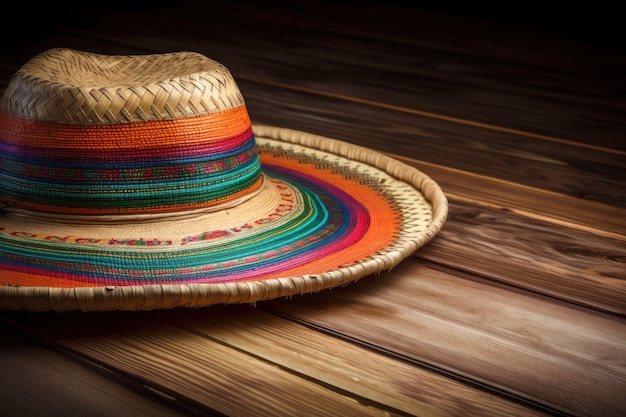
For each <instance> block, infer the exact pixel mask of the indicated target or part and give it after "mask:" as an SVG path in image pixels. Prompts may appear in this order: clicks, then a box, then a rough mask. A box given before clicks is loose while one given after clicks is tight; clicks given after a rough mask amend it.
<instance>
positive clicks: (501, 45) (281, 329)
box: [0, 0, 626, 417]
mask: <svg viewBox="0 0 626 417" xmlns="http://www.w3.org/2000/svg"><path fill="white" fill-rule="evenodd" d="M109 6H110V7H109ZM15 7H18V8H21V9H22V11H23V13H24V14H27V15H29V16H31V17H33V18H34V17H35V16H39V17H40V19H39V20H40V21H41V23H40V25H39V26H37V27H36V28H35V27H33V26H32V25H31V26H30V27H29V30H21V32H20V33H15V32H13V31H11V32H10V33H7V34H6V35H5V37H4V38H5V39H9V40H10V41H9V42H5V45H4V46H3V49H2V51H0V92H1V91H2V90H3V89H4V87H5V86H6V85H7V84H8V82H9V79H10V77H11V76H12V74H13V73H14V72H15V71H16V70H17V69H18V67H19V66H20V65H21V64H23V63H24V62H26V61H27V60H28V59H29V58H31V57H32V56H33V55H35V54H36V53H38V52H41V51H43V50H45V49H48V48H52V47H57V46H66V47H73V48H77V49H82V50H86V51H91V52H97V53H105V54H141V53H153V52H168V51H179V50H194V51H197V52H200V53H203V54H205V55H207V56H209V57H211V58H214V59H216V60H218V61H220V62H222V63H223V64H225V65H226V66H227V67H228V68H229V69H230V70H231V72H232V73H233V74H234V75H235V77H236V79H237V80H238V83H239V86H240V88H241V90H242V92H243V94H244V97H245V99H246V103H247V105H248V109H249V112H250V115H251V117H252V118H253V120H254V121H256V122H259V123H265V124H271V125H277V126H282V127H288V128H293V129H297V130H304V131H308V132H311V133H316V134H321V135H324V136H329V137H332V138H336V139H341V140H345V141H348V142H351V143H356V144H359V145H363V146H368V147H370V148H372V149H375V150H378V151H381V152H384V153H387V154H389V155H392V156H394V157H396V158H398V159H400V160H402V161H404V162H406V163H407V164H409V165H412V166H415V167H417V168H418V169H420V170H422V171H423V172H425V173H426V174H428V175H430V176H431V177H432V178H433V179H434V180H435V181H437V182H438V183H439V184H440V185H441V187H442V189H443V190H444V192H445V193H446V195H447V196H448V198H449V200H450V213H449V218H448V221H447V222H446V224H445V225H444V227H443V229H442V231H441V233H440V234H439V235H438V236H437V237H436V238H435V239H434V240H433V241H432V242H430V243H429V244H428V245H426V246H425V247H423V248H421V249H420V250H419V251H418V252H416V253H415V255H414V256H413V257H411V258H410V259H408V260H406V261H405V262H403V263H401V264H400V265H399V266H398V267H396V268H394V269H393V270H392V271H388V272H387V271H385V272H384V273H381V274H380V275H376V276H372V277H367V278H364V279H362V280H360V281H359V282H357V283H354V284H352V285H349V286H346V287H345V288H337V289H334V290H330V291H325V292H322V293H319V294H309V295H306V296H300V297H293V298H292V299H289V300H285V299H279V300H273V301H268V302H262V303H257V306H256V308H254V307H252V306H248V305H243V306H215V307H211V308H207V309H199V310H172V311H158V312H153V313H139V314H136V313H133V312H117V313H105V314H97V313H93V314H82V313H63V314H54V313H43V314H29V313H18V312H0V321H1V323H0V337H2V342H1V343H0V365H1V366H2V369H3V371H2V372H1V373H0V400H2V405H3V407H0V415H3V413H8V412H11V415H12V416H13V415H16V416H20V415H46V416H48V415H51V416H55V415H63V416H69V417H73V416H81V417H82V416H83V415H85V414H86V413H87V412H88V414H89V415H95V416H97V415H147V414H149V415H152V416H155V417H157V416H161V415H163V416H165V415H168V416H169V415H173V416H176V415H192V416H193V415H232V416H247V415H254V416H256V415H260V414H262V415H277V416H292V415H298V416H301V415H311V416H314V415H324V416H327V415H342V416H343V415H345V416H352V415H359V416H361V415H397V416H408V415H416V416H417V415H419V416H454V417H456V416H459V415H469V416H474V415H475V416H483V415H489V416H531V415H551V416H564V417H565V416H566V417H597V416H602V417H613V416H615V417H621V416H623V415H625V414H626V400H625V397H624V395H623V391H624V387H625V386H626V359H625V358H626V317H624V314H625V312H626V304H625V303H626V301H625V300H626V268H625V267H624V265H625V262H626V252H625V249H624V248H625V247H626V246H625V241H626V237H625V236H626V188H625V187H624V184H625V183H626V169H625V168H626V141H625V140H624V138H625V135H624V132H626V117H624V116H625V115H626V112H625V111H624V109H626V82H625V77H624V74H625V73H626V54H624V50H623V45H621V43H620V42H618V41H617V40H616V39H617V38H616V39H611V38H610V37H606V38H602V37H601V35H602V34H604V33H610V28H611V27H615V28H618V27H619V25H614V26H610V25H607V26H605V27H604V28H603V27H601V25H600V26H599V25H596V30H593V31H584V32H576V31H574V27H573V26H575V25H576V24H577V23H578V22H579V20H577V19H572V17H578V18H580V17H584V18H585V22H590V21H592V20H593V19H592V17H593V16H591V15H592V14H593V10H592V9H593V8H586V10H585V11H584V13H583V12H582V10H580V11H579V13H580V15H578V16H572V13H573V9H575V5H573V4H572V5H570V6H568V8H567V10H560V11H559V15H558V16H554V15H550V14H549V13H548V11H547V10H543V9H542V10H541V13H530V11H532V8H531V9H528V8H530V7H531V6H530V5H525V8H523V9H525V10H527V11H528V12H529V13H528V14H527V15H525V16H526V18H528V17H529V16H530V17H532V20H531V21H530V22H528V21H524V16H521V15H520V13H519V12H521V11H522V10H521V9H520V8H518V9H516V16H513V17H511V16H510V15H507V16H504V17H503V16H501V15H498V13H496V12H497V8H494V7H492V8H490V9H489V10H488V12H489V13H482V14H481V12H480V11H479V10H476V8H475V7H474V5H473V7H472V10H464V11H463V12H459V11H458V10H456V11H455V12H451V11H450V10H448V11H447V12H446V13H441V12H439V11H437V6H436V5H431V6H429V8H425V7H421V8H420V7H401V6H399V5H398V2H384V3H383V2H366V4H362V5H360V6H354V5H353V4H348V3H347V2H326V1H321V2H311V1H309V0H297V1H281V2H249V1H242V2H224V1H219V0H218V1H213V2H193V1H192V2H185V3H184V4H183V3H181V4H167V3H165V2H159V1H153V2H151V3H150V4H149V5H145V4H138V3H136V2H135V3H132V4H130V3H126V4H124V5H119V6H117V7H115V6H113V5H107V7H99V8H98V11H97V12H94V10H92V8H93V5H91V4H90V5H87V4H85V5H77V6H76V7H73V8H63V7H59V6H58V5H56V4H55V5H53V4H42V5H40V6H39V7H38V8H36V10H33V8H32V7H31V6H29V5H26V4H16V5H15ZM603 11H605V12H607V13H609V12H610V10H605V9H603ZM16 13H17V14H16ZM18 15H19V12H14V16H18ZM615 16H621V15H619V14H618V13H616V14H615ZM557 17H558V18H557ZM541 19H543V20H542V21H539V20H541ZM583 26H584V27H588V26H587V25H583ZM581 27H582V26H581ZM6 29H8V27H7V26H6V25H5V27H3V28H0V30H5V31H6ZM106 411H110V413H109V412H106ZM99 413H100V414H99Z"/></svg>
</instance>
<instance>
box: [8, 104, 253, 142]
mask: <svg viewBox="0 0 626 417" xmlns="http://www.w3.org/2000/svg"><path fill="white" fill-rule="evenodd" d="M248 128H250V118H249V116H248V112H247V110H246V107H245V106H239V107H236V108H234V109H229V110H224V111H221V112H217V113H209V114H205V115H202V116H194V117H187V118H181V119H175V120H159V121H150V122H135V123H120V124H108V125H97V126H87V125H74V124H66V123H57V122H47V121H39V120H31V119H22V118H19V117H17V116H14V115H9V114H4V113H0V139H1V140H4V141H8V142H12V143H15V144H22V145H29V146H37V147H44V148H46V147H50V148H68V149H102V150H106V149H120V148H133V149H136V148H149V147H160V146H169V145H177V144H180V143H195V142H207V141H211V140H219V139H223V138H227V137H232V136H236V135H238V134H241V133H242V132H244V131H245V130H246V129H248Z"/></svg>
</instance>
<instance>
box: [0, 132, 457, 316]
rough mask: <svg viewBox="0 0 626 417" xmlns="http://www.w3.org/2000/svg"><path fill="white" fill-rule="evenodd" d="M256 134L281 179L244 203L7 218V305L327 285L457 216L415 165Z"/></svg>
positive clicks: (173, 301) (271, 171) (234, 297)
mask: <svg viewBox="0 0 626 417" xmlns="http://www.w3.org/2000/svg"><path fill="white" fill-rule="evenodd" d="M254 131H255V135H256V137H257V146H258V148H259V155H260V159H261V162H262V164H263V166H264V170H267V172H268V175H269V178H270V180H269V181H267V182H265V185H264V188H263V191H262V192H260V193H259V194H258V195H257V196H255V197H254V198H252V199H250V200H248V201H247V202H245V203H243V204H242V205H241V206H239V207H236V208H233V209H232V210H226V211H220V212H216V213H210V214H206V215H203V216H198V217H197V218H195V219H192V218H189V219H184V220H182V221H171V222H164V223H162V224H161V223H159V222H155V223H148V224H144V223H141V224H134V225H124V226H123V227H121V228H119V227H116V226H115V225H110V226H108V227H105V226H100V227H96V226H94V227H88V226H76V227H67V226H64V225H58V226H57V227H56V229H46V230H44V227H52V226H54V225H45V224H39V225H38V224H31V225H28V224H22V223H21V222H20V221H19V220H17V219H15V217H14V216H13V215H12V214H11V213H5V214H3V215H0V232H1V233H0V239H1V240H0V249H1V251H0V253H1V256H0V278H2V282H3V283H4V285H5V286H0V308H3V309H27V310H35V311H38V310H49V309H53V310H57V311H63V310H72V309H81V310H85V311H93V310H150V309H155V308H173V307H202V306H208V305H212V304H221V303H250V302H255V301H259V300H266V299H271V298H276V297H283V296H289V295H294V294H302V293H306V292H314V291H320V290H323V289H327V288H332V287H335V286H339V285H344V284H347V283H349V282H352V281H355V280H357V279H359V278H361V277H364V276H366V275H369V274H372V273H375V272H380V271H383V270H385V269H389V268H392V267H393V266H394V265H396V264H397V263H399V262H400V261H401V260H402V259H404V258H406V257H408V256H410V255H411V254H412V253H413V252H414V251H415V250H416V249H418V248H419V247H421V246H422V245H424V244H426V243H427V242H428V241H430V240H431V239H432V238H433V237H434V236H435V235H436V234H437V233H438V232H439V230H440V228H441V227H442V225H443V223H444V222H445V218H446V216H447V200H446V198H445V196H444V195H443V193H442V192H441V190H440V189H439V187H438V186H437V184H436V183H435V182H434V181H432V180H431V179H430V178H429V177H427V176H425V175H424V174H422V173H421V172H419V171H418V170H416V169H414V168H412V167H409V166H407V165H405V164H402V163H400V162H398V161H395V160H393V159H391V158H388V157H386V156H384V155H382V154H379V153H377V152H373V151H372V150H369V149H365V148H361V147H358V146H354V145H350V144H346V143H343V142H340V141H335V140H332V139H328V138H323V137H319V136H314V135H309V134H306V133H302V132H296V131H291V130H287V129H278V128H271V127H266V126H254ZM20 231H21V232H20ZM192 231H195V232H194V233H193V234H192ZM53 232H54V233H53ZM96 232H97V233H96ZM29 233H30V234H29ZM81 234H82V235H81ZM97 235H99V236H100V240H102V239H104V238H105V237H107V236H108V237H109V239H110V238H112V237H117V238H118V240H116V241H114V242H111V241H110V240H108V241H104V242H100V241H99V239H96V237H97ZM89 236H91V237H92V238H93V240H92V241H89V240H88V239H87V238H88V237H89ZM142 237H143V238H145V239H142ZM149 237H152V238H151V239H149ZM131 238H134V240H133V239H131ZM156 238H158V239H156ZM165 238H167V239H169V241H165V240H163V239H165ZM164 242H165V243H166V244H161V243H164ZM111 243H114V244H111ZM41 250H43V252H41ZM166 264H167V265H169V266H168V267H167V268H165V269H164V265H166ZM105 266H106V268H105ZM107 268H108V269H107ZM46 270H47V272H46ZM124 270H126V271H128V275H126V277H125V278H123V275H119V274H120V273H123V271H124ZM71 271H74V272H71ZM34 273H35V274H36V275H33V274H34ZM94 273H95V275H94ZM62 276H65V278H62ZM98 276H99V277H101V278H106V279H107V280H109V281H103V282H102V283H100V284H98V283H97V282H94V281H93V280H94V279H97V278H98ZM116 277H117V278H116ZM122 278H123V281H125V282H124V283H123V282H122V281H120V279H122ZM113 280H117V282H115V281H113ZM37 282H39V284H37V285H41V286H40V287H37V285H36V283H37ZM107 282H109V284H107ZM20 285H22V286H20ZM60 285H64V286H70V287H72V288H58V287H59V286H60ZM81 285H83V286H82V287H81ZM94 285H96V286H94ZM97 285H102V286H97ZM53 287H57V288H53Z"/></svg>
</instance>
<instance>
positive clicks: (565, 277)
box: [415, 201, 626, 317]
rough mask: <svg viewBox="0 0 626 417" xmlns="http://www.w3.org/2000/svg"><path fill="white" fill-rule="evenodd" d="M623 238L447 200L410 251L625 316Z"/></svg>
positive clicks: (448, 264)
mask: <svg viewBox="0 0 626 417" xmlns="http://www.w3.org/2000/svg"><path fill="white" fill-rule="evenodd" d="M624 243H625V242H624V239H623V238H622V239H613V238H607V237H604V236H598V235H597V234H593V233H589V232H585V231H581V230H575V229H571V228H567V227H564V226H561V225H558V224H553V223H546V222H544V221H541V220H537V219H533V218H528V217H523V216H518V215H516V214H514V213H511V212H507V211H502V210H497V209H493V208H488V207H477V206H475V205H471V204H467V203H463V202H455V201H451V202H450V211H449V215H448V220H447V222H446V224H445V226H444V228H443V230H442V231H441V232H440V233H439V235H438V236H437V238H436V239H434V240H433V241H432V242H430V243H429V244H428V245H427V246H426V247H424V248H422V249H420V250H419V251H418V252H416V255H415V256H416V257H418V258H421V259H427V260H429V261H432V262H435V263H438V264H441V265H445V266H449V267H452V268H454V269H458V270H462V271H464V272H467V273H470V274H473V275H476V276H480V277H483V278H489V279H491V280H494V281H498V282H504V283H507V284H510V285H513V286H516V287H519V288H524V289H527V290H530V291H533V292H537V293H541V294H544V295H549V296H551V297H554V298H557V299H560V300H565V301H568V302H572V303H575V304H579V305H583V306H587V307H590V308H594V309H598V310H602V311H605V312H609V313H612V314H617V315H620V316H622V317H626V269H625V268H624V250H623V248H624ZM498 260H502V261H498Z"/></svg>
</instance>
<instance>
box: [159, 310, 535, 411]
mask: <svg viewBox="0 0 626 417" xmlns="http://www.w3.org/2000/svg"><path fill="white" fill-rule="evenodd" d="M158 316H159V317H160V318H161V319H163V320H165V321H170V322H172V323H175V324H176V325H177V326H180V327H182V328H185V329H189V330H190V331H192V332H194V333H199V334H202V335H203V336H205V337H207V338H210V339H213V340H216V341H218V342H221V343H224V344H226V345H229V346H232V347H233V348H236V349H239V350H242V351H245V352H247V353H248V354H250V355H253V356H257V357H259V358H262V359H264V360H266V361H269V362H271V363H275V364H277V365H278V366H281V367H284V368H286V369H290V370H291V371H292V372H294V373H298V374H302V375H307V376H309V377H310V378H314V379H317V380H319V381H320V382H321V383H324V384H328V385H330V386H333V387H335V388H336V389H338V390H341V391H344V392H350V393H353V394H354V395H357V396H359V397H362V398H368V399H370V400H371V401H373V402H375V403H379V404H386V405H387V406H389V407H391V408H393V409H397V410H401V411H403V412H405V413H407V414H410V415H418V416H458V415H461V414H462V415H464V416H484V415H490V416H494V417H495V416H500V415H501V416H516V417H520V416H525V415H535V414H541V413H540V412H539V411H538V410H534V409H532V408H526V407H524V406H523V405H520V404H516V403H515V402H514V401H512V400H507V399H506V398H500V397H498V396H497V395H494V394H493V393H488V392H482V391H480V390H479V389H476V388H473V387H471V386H466V385H464V384H462V383H460V382H457V381H455V380H453V379H447V378H446V377H444V376H442V375H438V374H433V373H430V372H428V371H425V370H423V369H420V368H418V367H415V366H412V365H410V364H407V363H404V362H402V361H398V360H397V359H394V358H391V357H388V356H386V355H380V354H376V353H373V352H372V351H371V350H370V349H365V348H363V347H359V346H354V345H351V344H349V343H346V342H345V341H343V340H341V339H339V338H336V337H331V336H330V335H328V334H324V333H320V332H317V331H314V330H311V329H308V328H305V327H302V326H299V325H296V324H294V323H293V322H290V321H287V320H284V319H281V318H278V317H276V316H274V315H270V314H267V313H265V312H263V311H259V310H251V309H249V308H244V307H241V306H231V307H229V308H221V309H211V310H203V311H199V312H196V311H189V310H176V311H167V312H159V313H158ZM518 400H519V399H518Z"/></svg>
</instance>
